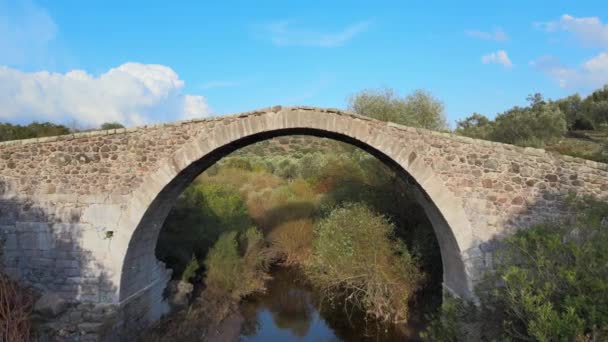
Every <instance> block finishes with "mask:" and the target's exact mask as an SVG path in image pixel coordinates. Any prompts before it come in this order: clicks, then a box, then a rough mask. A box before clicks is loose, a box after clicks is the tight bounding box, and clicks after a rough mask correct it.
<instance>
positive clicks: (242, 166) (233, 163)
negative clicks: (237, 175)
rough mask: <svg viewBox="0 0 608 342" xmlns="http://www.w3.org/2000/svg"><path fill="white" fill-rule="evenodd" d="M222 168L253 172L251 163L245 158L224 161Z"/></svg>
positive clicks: (232, 158) (231, 158)
mask: <svg viewBox="0 0 608 342" xmlns="http://www.w3.org/2000/svg"><path fill="white" fill-rule="evenodd" d="M222 166H224V167H227V168H234V169H239V170H245V171H251V170H252V167H251V163H250V162H249V160H248V159H247V158H245V157H229V158H226V159H225V160H222Z"/></svg>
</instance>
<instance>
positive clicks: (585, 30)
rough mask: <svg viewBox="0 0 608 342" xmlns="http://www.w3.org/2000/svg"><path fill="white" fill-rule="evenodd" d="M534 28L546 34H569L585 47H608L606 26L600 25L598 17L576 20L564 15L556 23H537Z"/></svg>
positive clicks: (607, 26)
mask: <svg viewBox="0 0 608 342" xmlns="http://www.w3.org/2000/svg"><path fill="white" fill-rule="evenodd" d="M536 26H537V27H540V28H542V29H544V30H546V31H547V32H556V31H566V32H570V33H572V34H574V35H575V36H576V38H577V39H578V40H579V41H580V42H581V43H582V44H583V45H584V46H587V47H600V48H605V47H608V24H604V23H602V21H601V20H600V18H598V17H580V18H576V17H573V16H571V15H569V14H564V15H562V16H561V18H560V19H559V20H557V21H550V22H546V23H537V24H536Z"/></svg>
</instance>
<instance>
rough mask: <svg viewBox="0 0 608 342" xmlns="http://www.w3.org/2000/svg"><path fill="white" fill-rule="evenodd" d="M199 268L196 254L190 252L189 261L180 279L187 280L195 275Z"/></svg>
mask: <svg viewBox="0 0 608 342" xmlns="http://www.w3.org/2000/svg"><path fill="white" fill-rule="evenodd" d="M199 268H200V264H199V263H198V259H197V258H196V255H194V254H192V258H191V259H190V262H189V263H188V265H186V268H185V269H184V272H183V273H182V281H186V282H189V281H190V280H192V278H194V277H195V276H196V271H198V269H199Z"/></svg>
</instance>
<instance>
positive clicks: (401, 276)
mask: <svg viewBox="0 0 608 342" xmlns="http://www.w3.org/2000/svg"><path fill="white" fill-rule="evenodd" d="M393 238H394V227H393V225H392V224H391V223H390V222H388V221H387V220H386V219H385V218H384V217H382V216H379V215H377V214H375V213H374V212H372V211H371V210H370V209H369V208H368V207H366V206H365V205H362V204H346V205H345V206H344V207H343V208H338V209H335V210H334V211H333V212H332V213H331V214H330V215H329V216H328V217H327V218H325V219H323V220H321V221H319V222H318V223H317V224H316V225H315V239H314V241H313V249H312V256H311V260H310V262H309V264H308V265H307V268H306V272H307V274H308V276H309V278H310V279H311V281H312V283H313V284H314V285H315V286H318V287H319V288H321V289H322V291H323V292H324V293H325V294H326V295H327V296H328V297H329V298H330V299H340V300H344V301H345V305H351V306H353V307H357V308H359V309H363V310H364V311H366V312H367V313H368V314H369V315H371V316H374V317H376V318H378V319H381V320H384V321H387V322H398V321H406V320H407V319H408V313H409V301H410V299H411V298H412V296H413V295H414V293H415V291H416V290H418V289H419V288H420V286H421V284H422V282H423V279H424V275H423V274H422V272H421V271H420V270H419V266H418V263H417V261H416V260H415V259H414V258H413V257H412V256H411V255H410V253H409V252H408V251H407V249H406V248H405V245H403V244H402V243H400V242H399V241H397V240H393Z"/></svg>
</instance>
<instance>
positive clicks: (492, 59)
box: [481, 50, 513, 68]
mask: <svg viewBox="0 0 608 342" xmlns="http://www.w3.org/2000/svg"><path fill="white" fill-rule="evenodd" d="M481 62H482V63H483V64H490V63H497V64H501V65H502V66H504V67H505V68H510V67H512V66H513V63H512V62H511V60H510V59H509V55H508V54H507V52H506V51H505V50H498V51H496V52H492V53H489V54H487V55H483V56H481Z"/></svg>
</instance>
